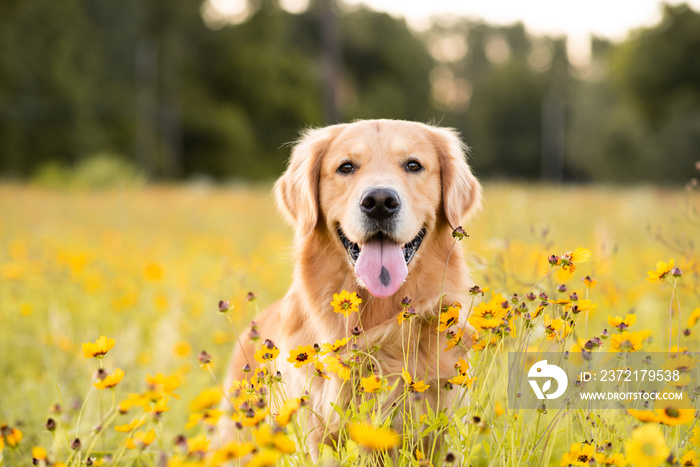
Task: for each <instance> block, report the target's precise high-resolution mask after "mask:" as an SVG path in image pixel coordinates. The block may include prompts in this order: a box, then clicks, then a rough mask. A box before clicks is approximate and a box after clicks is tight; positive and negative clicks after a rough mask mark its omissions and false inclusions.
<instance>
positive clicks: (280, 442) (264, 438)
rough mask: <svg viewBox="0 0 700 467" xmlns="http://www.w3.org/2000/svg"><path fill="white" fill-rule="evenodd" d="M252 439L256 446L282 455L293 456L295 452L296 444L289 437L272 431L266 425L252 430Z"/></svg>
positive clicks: (280, 432)
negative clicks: (270, 449) (268, 448)
mask: <svg viewBox="0 0 700 467" xmlns="http://www.w3.org/2000/svg"><path fill="white" fill-rule="evenodd" d="M253 437H254V438H255V441H256V444H257V445H258V446H264V447H270V448H275V449H277V450H278V451H280V452H281V453H283V454H293V453H294V452H296V450H297V447H296V444H294V441H292V440H291V439H290V438H289V436H287V435H286V434H284V432H282V431H273V430H272V427H270V425H267V424H265V425H261V426H260V428H258V429H257V430H253ZM249 465H250V464H249Z"/></svg>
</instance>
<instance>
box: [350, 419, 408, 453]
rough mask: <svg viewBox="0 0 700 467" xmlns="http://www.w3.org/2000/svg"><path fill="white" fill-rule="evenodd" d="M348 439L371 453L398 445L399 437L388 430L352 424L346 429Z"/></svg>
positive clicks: (365, 424)
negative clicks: (348, 435) (348, 434)
mask: <svg viewBox="0 0 700 467" xmlns="http://www.w3.org/2000/svg"><path fill="white" fill-rule="evenodd" d="M348 432H349V433H350V438H352V440H353V441H355V442H356V443H357V444H359V445H361V446H364V447H365V448H367V449H371V450H372V451H383V450H387V449H391V448H393V447H394V446H396V445H398V444H399V442H400V441H401V437H400V436H399V435H398V434H397V433H396V432H395V431H394V430H392V429H390V428H376V427H374V426H372V425H370V424H368V423H352V424H350V426H349V427H348Z"/></svg>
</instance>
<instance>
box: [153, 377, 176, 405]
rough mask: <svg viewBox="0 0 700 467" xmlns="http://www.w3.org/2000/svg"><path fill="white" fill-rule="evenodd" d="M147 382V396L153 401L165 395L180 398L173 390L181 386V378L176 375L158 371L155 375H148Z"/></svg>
mask: <svg viewBox="0 0 700 467" xmlns="http://www.w3.org/2000/svg"><path fill="white" fill-rule="evenodd" d="M146 384H147V385H148V393H147V394H146V396H147V397H148V398H149V399H151V400H153V401H155V400H157V399H159V398H161V397H163V396H173V397H174V398H175V399H179V398H180V397H179V396H178V395H177V394H175V393H174V392H173V391H175V390H176V389H177V388H178V387H180V378H178V377H177V376H176V375H170V376H165V375H164V374H162V373H156V375H155V376H151V375H146Z"/></svg>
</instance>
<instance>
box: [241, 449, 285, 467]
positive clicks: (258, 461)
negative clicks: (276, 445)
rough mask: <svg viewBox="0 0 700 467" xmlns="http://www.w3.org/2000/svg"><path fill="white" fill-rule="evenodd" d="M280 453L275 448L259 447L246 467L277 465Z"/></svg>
mask: <svg viewBox="0 0 700 467" xmlns="http://www.w3.org/2000/svg"><path fill="white" fill-rule="evenodd" d="M280 455H281V454H280V453H279V452H277V450H275V449H269V448H265V449H261V450H260V451H258V452H257V453H256V454H255V456H253V458H252V459H251V460H250V462H248V465H247V466H246V467H273V466H275V465H277V461H278V460H279V458H280Z"/></svg>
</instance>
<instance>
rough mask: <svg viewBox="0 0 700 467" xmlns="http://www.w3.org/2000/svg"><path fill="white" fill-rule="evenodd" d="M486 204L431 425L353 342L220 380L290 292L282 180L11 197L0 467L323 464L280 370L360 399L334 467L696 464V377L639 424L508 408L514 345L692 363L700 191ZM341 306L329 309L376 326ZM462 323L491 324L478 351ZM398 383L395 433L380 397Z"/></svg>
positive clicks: (28, 190) (518, 195) (497, 187)
mask: <svg viewBox="0 0 700 467" xmlns="http://www.w3.org/2000/svg"><path fill="white" fill-rule="evenodd" d="M484 197H485V203H484V209H483V211H482V212H481V213H480V214H479V215H478V216H477V217H476V218H475V219H474V220H473V221H472V222H471V223H470V224H469V225H465V226H464V229H465V230H466V232H467V234H468V236H467V237H464V238H462V239H461V240H458V239H457V238H455V242H458V243H459V246H461V247H462V248H464V249H465V251H467V257H468V261H469V263H470V266H471V267H472V269H473V271H474V277H475V284H474V285H475V286H478V287H475V288H474V289H473V291H472V293H473V295H472V296H473V297H474V300H473V301H472V302H471V303H463V304H457V303H455V304H443V305H444V307H443V308H444V312H443V314H442V317H441V323H442V325H441V326H440V328H441V330H442V331H443V332H445V333H447V334H448V336H450V338H451V343H450V345H451V346H454V347H455V348H454V349H450V351H462V352H463V354H464V358H463V360H462V362H461V365H460V367H459V368H456V369H455V374H454V375H452V378H451V379H450V382H449V383H447V384H446V386H447V387H445V388H444V390H445V391H457V393H458V395H457V396H456V397H455V401H456V402H455V403H454V404H453V406H452V407H451V408H450V410H447V411H445V410H443V411H435V410H434V408H433V407H429V406H427V405H426V404H425V403H424V402H423V400H422V399H421V392H422V390H424V389H425V387H426V383H425V382H424V381H421V378H420V375H410V374H408V373H407V372H404V373H403V374H402V375H384V374H381V373H380V372H377V373H376V374H372V375H370V376H366V377H362V378H360V373H358V368H360V367H365V366H366V365H365V363H366V362H367V361H369V360H370V359H371V358H372V355H371V353H372V352H371V350H372V349H363V348H362V339H361V336H354V335H349V336H348V338H347V339H345V340H343V341H338V342H327V343H321V342H319V343H317V344H320V347H319V348H318V349H314V348H313V347H311V346H312V345H313V344H315V343H311V342H310V343H309V348H308V349H298V351H297V352H296V353H295V354H294V355H277V352H276V348H275V347H274V346H272V345H269V346H268V345H266V344H264V343H263V342H262V341H259V346H260V351H259V352H258V354H256V360H258V361H259V362H260V363H259V369H257V370H256V369H255V368H253V369H252V371H251V372H250V373H249V378H248V379H247V380H246V381H243V382H240V383H238V384H235V385H234V387H233V388H223V387H222V386H221V381H222V379H223V376H224V372H225V367H226V364H227V362H228V359H229V356H230V353H231V350H232V349H233V346H234V345H235V333H234V332H233V330H234V329H235V330H237V331H238V332H249V330H248V329H247V325H248V324H249V322H250V320H251V319H252V317H253V316H254V315H255V314H256V313H257V311H258V310H260V309H262V308H263V307H265V306H266V305H268V304H270V303H272V302H273V301H275V300H277V299H279V298H280V297H281V296H282V295H283V294H284V292H285V290H286V288H287V286H288V285H289V283H290V276H291V274H292V262H291V250H290V248H291V240H292V239H291V231H290V229H289V228H287V227H286V226H285V225H283V224H282V221H281V218H280V217H279V216H278V215H277V214H276V212H275V209H274V202H273V199H272V197H271V196H270V194H269V187H268V186H262V187H243V186H240V187H238V186H236V187H216V188H212V187H207V186H202V185H183V186H150V187H145V188H139V189H129V190H110V191H99V192H88V191H52V190H46V189H42V188H38V187H33V186H20V185H0V219H1V221H0V323H1V325H0V466H10V465H29V464H31V463H32V462H34V464H35V465H46V466H51V465H55V466H61V465H64V464H65V465H73V466H78V465H172V466H177V465H192V466H194V465H251V466H256V465H258V466H259V465H310V463H311V460H310V459H311V457H310V455H311V453H310V451H309V449H308V447H307V445H306V443H305V439H306V437H307V433H305V422H304V420H305V417H306V415H307V414H305V412H306V411H308V407H307V406H306V397H309V398H313V397H314V394H313V393H310V394H308V395H301V394H298V395H297V394H295V395H288V397H289V399H288V400H287V401H285V400H284V398H281V397H279V395H280V393H283V392H284V391H283V390H281V389H282V388H283V384H284V383H283V380H284V375H281V378H280V377H278V376H277V375H276V374H275V373H276V369H275V368H276V367H275V359H283V360H287V359H296V361H297V362H298V363H299V365H298V366H299V367H300V368H299V371H308V369H309V368H310V369H311V371H310V372H309V373H308V374H310V375H311V376H310V378H313V377H328V378H341V379H343V380H345V381H346V382H347V384H353V386H352V387H354V388H356V392H357V394H358V398H357V400H355V401H353V402H352V403H351V404H350V406H349V407H340V406H338V407H336V410H337V411H338V413H339V414H340V417H341V418H342V419H343V421H344V423H343V426H344V427H345V428H344V429H343V430H342V432H341V433H340V434H339V439H338V442H337V444H336V445H335V446H329V447H326V448H324V449H322V450H321V454H320V455H321V458H320V461H319V462H321V463H323V464H324V465H392V464H401V465H484V466H485V465H509V466H511V465H512V466H516V465H568V464H573V465H592V464H596V463H597V464H599V465H638V466H647V465H648V466H651V465H661V464H664V463H666V462H669V463H676V465H686V466H691V465H692V466H697V465H698V463H699V462H700V454H698V453H700V425H698V424H697V419H698V417H697V416H696V410H698V405H697V404H698V403H697V401H696V397H697V395H698V394H700V389H698V385H699V384H700V383H698V382H697V381H684V384H683V385H680V387H677V388H670V389H669V390H676V391H685V392H687V394H689V395H690V396H691V400H692V401H693V404H695V405H690V406H683V407H679V406H665V405H663V404H662V405H658V404H656V405H652V406H650V407H648V410H642V411H631V410H630V411H625V410H611V409H609V410H601V411H593V412H588V411H582V410H570V411H565V410H558V411H555V410H549V411H547V410H539V411H537V410H512V409H510V410H509V407H508V403H507V400H506V390H505V387H506V383H507V356H506V354H507V352H508V351H509V350H516V349H520V350H524V349H535V350H542V351H544V350H546V351H549V352H559V353H564V352H567V351H568V352H584V354H585V353H586V352H608V351H617V352H622V353H624V352H634V351H649V352H669V351H672V352H673V355H674V356H676V358H678V359H679V360H678V361H679V368H680V367H681V363H680V362H681V359H683V360H682V362H683V365H686V366H688V367H692V366H693V365H695V360H694V359H693V358H692V354H690V355H688V351H690V352H693V351H695V350H698V348H699V346H698V335H699V333H700V330H699V329H697V328H694V325H695V321H697V320H698V318H699V317H700V298H699V296H700V264H699V262H698V260H699V256H698V252H697V250H696V247H697V245H696V242H697V240H698V239H700V215H699V214H698V206H700V203H698V201H699V198H700V196H699V195H698V194H697V190H694V189H693V188H692V187H689V188H688V189H686V190H681V189H678V190H664V189H654V188H626V189H625V188H602V187H578V188H566V187H546V186H531V185H514V184H487V185H486V186H485V194H484ZM338 292H339V293H340V292H341V291H338ZM344 298H345V299H344V300H341V297H340V296H339V297H338V298H337V300H336V301H335V304H334V305H333V306H332V305H331V301H332V299H333V297H328V300H329V306H328V312H329V313H333V312H334V309H335V311H340V312H346V313H347V312H357V311H359V312H361V310H362V304H361V303H359V304H357V303H355V302H354V301H353V297H352V296H345V297H344ZM402 298H403V297H397V298H396V300H397V309H402V310H403V312H402V313H397V319H399V320H400V321H405V322H406V323H410V320H411V313H410V303H408V302H406V303H405V305H404V306H403V308H400V305H399V304H398V302H399V301H400V300H401V299H402ZM409 298H410V297H409ZM220 302H223V303H220ZM459 308H466V309H468V310H469V316H470V319H469V321H470V323H471V324H472V326H473V327H474V328H476V330H477V334H476V336H475V337H477V341H476V345H475V346H474V350H472V351H470V352H468V353H467V352H466V350H465V349H460V347H463V346H464V343H465V341H466V339H465V338H463V337H465V335H464V334H463V332H464V331H463V330H462V329H460V328H459V327H458V326H457V325H456V324H454V320H453V319H451V317H452V316H453V315H454V314H455V313H456V312H457V311H458V309H459ZM263 337H264V336H263ZM324 344H325V345H324ZM407 352H410V349H409V350H407ZM301 354H305V356H304V357H303V358H302V357H301V356H300V355H301ZM307 365H308V366H307ZM398 387H400V388H402V392H401V391H399V392H400V393H401V394H402V396H401V398H400V399H399V400H398V402H397V404H398V406H399V407H402V413H401V414H400V417H402V424H403V426H404V430H403V432H402V433H396V432H395V431H394V430H392V429H391V428H390V427H389V421H388V420H387V417H386V414H387V413H388V409H389V407H390V406H391V403H392V402H394V401H393V400H391V401H387V399H386V397H384V396H386V395H387V394H388V393H389V392H391V391H392V389H394V388H398ZM224 397H225V398H227V399H229V400H230V401H231V402H232V403H233V405H234V406H235V410H234V413H233V414H231V413H222V412H221V411H220V410H219V406H220V402H221V400H222V398H224ZM221 417H233V419H234V420H235V423H236V425H237V426H238V429H237V435H236V436H237V439H236V440H235V441H234V442H231V443H222V441H221V437H220V435H219V432H218V430H217V423H218V421H219V420H220V418H221ZM426 440H430V441H428V442H426ZM435 440H439V442H436V441H435Z"/></svg>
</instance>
